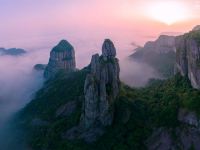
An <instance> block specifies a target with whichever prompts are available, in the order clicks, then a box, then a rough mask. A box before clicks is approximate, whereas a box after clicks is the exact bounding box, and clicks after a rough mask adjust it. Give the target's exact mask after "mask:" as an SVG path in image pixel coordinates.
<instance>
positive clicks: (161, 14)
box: [149, 1, 189, 25]
mask: <svg viewBox="0 0 200 150" xmlns="http://www.w3.org/2000/svg"><path fill="white" fill-rule="evenodd" d="M149 15H150V17H151V18H153V19H155V20H157V21H160V22H163V23H166V24H168V25H171V24H173V23H176V22H179V21H183V20H185V19H187V18H188V15H189V13H188V11H187V7H186V5H184V3H181V2H175V1H165V2H164V1H163V2H157V3H155V4H153V5H151V6H150V8H149Z"/></svg>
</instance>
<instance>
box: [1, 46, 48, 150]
mask: <svg viewBox="0 0 200 150" xmlns="http://www.w3.org/2000/svg"><path fill="white" fill-rule="evenodd" d="M45 55H48V53H47V51H44V50H40V51H39V50H36V51H29V52H28V53H26V54H24V55H21V56H8V55H6V56H0V149H1V150H13V147H15V148H14V149H16V150H21V149H22V147H16V145H12V143H10V141H9V140H10V138H11V137H14V136H16V135H13V134H14V133H13V132H12V131H11V129H10V128H9V130H8V128H7V127H8V126H9V124H8V120H9V119H10V118H11V117H12V115H13V114H15V112H17V111H18V110H20V109H21V108H23V107H24V106H25V105H26V104H27V103H28V102H29V101H30V100H31V99H32V98H33V96H34V93H35V92H36V91H37V90H38V89H39V88H40V87H41V86H42V84H43V77H42V75H43V73H42V72H38V71H36V70H34V69H33V66H34V65H35V64H36V63H43V62H46V61H47V60H46V59H47V58H48V57H47V56H45ZM44 56H45V57H44ZM19 145H20V144H19ZM11 147H12V149H11Z"/></svg>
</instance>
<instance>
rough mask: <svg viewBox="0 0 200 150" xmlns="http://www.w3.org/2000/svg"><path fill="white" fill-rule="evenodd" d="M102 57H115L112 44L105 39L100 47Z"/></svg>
mask: <svg viewBox="0 0 200 150" xmlns="http://www.w3.org/2000/svg"><path fill="white" fill-rule="evenodd" d="M102 55H103V57H115V56H116V49H115V46H114V44H113V42H112V41H111V40H110V39H106V40H105V41H104V43H103V46H102Z"/></svg>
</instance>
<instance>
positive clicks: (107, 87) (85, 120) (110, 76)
mask: <svg viewBox="0 0 200 150" xmlns="http://www.w3.org/2000/svg"><path fill="white" fill-rule="evenodd" d="M115 56H116V49H115V47H114V44H113V43H112V41H110V40H108V39H107V40H105V41H104V44H103V47H102V56H99V55H98V54H95V55H93V56H92V60H91V63H90V73H89V74H88V75H87V77H86V80H85V86H84V93H85V101H84V108H83V112H82V117H81V123H82V124H83V126H84V127H85V128H90V127H91V126H94V125H95V124H98V125H103V126H107V125H111V123H112V121H113V114H114V110H113V109H114V108H113V102H114V101H115V99H116V97H117V95H118V94H119V88H120V87H119V86H120V81H119V72H120V69H119V63H118V59H117V58H115Z"/></svg>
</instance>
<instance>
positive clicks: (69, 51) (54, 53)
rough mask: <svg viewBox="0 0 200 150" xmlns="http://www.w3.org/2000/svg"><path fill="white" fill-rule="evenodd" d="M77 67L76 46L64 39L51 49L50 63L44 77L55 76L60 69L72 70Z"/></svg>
mask: <svg viewBox="0 0 200 150" xmlns="http://www.w3.org/2000/svg"><path fill="white" fill-rule="evenodd" d="M75 69H76V62H75V51H74V48H73V46H72V45H71V44H70V43H69V42H67V41H66V40H62V41H60V43H59V44H58V45H57V46H55V47H54V48H53V49H52V50H51V53H50V58H49V63H48V65H47V67H46V69H45V72H44V77H45V78H47V79H48V78H51V77H54V76H55V74H56V73H57V72H58V71H60V70H64V71H67V72H70V71H74V70H75Z"/></svg>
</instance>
